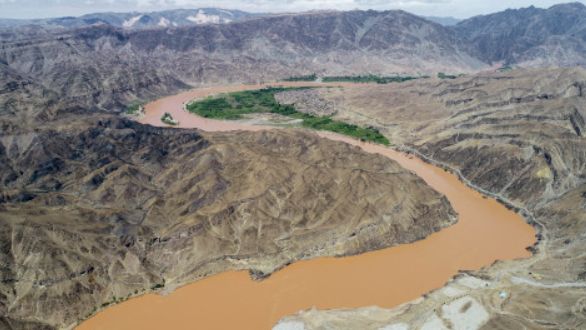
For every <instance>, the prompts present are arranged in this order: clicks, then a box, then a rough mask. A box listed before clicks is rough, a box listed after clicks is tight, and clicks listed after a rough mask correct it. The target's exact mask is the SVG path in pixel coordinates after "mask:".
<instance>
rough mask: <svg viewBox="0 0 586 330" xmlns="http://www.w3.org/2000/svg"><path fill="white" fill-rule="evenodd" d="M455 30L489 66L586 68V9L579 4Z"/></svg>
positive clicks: (486, 19) (484, 19)
mask: <svg viewBox="0 0 586 330" xmlns="http://www.w3.org/2000/svg"><path fill="white" fill-rule="evenodd" d="M455 30H456V31H457V32H458V34H459V35H460V36H461V37H462V38H464V39H466V40H468V41H469V42H471V43H472V45H473V46H474V47H475V49H476V51H475V54H476V56H478V58H480V59H481V60H483V61H486V62H505V63H508V64H519V65H525V66H540V65H541V66H542V65H562V66H572V65H584V64H586V6H584V5H583V4H581V3H579V2H576V3H568V4H561V5H555V6H553V7H551V8H549V9H540V8H535V7H529V8H523V9H518V10H506V11H503V12H499V13H495V14H491V15H486V16H477V17H473V18H470V19H467V20H465V21H462V22H460V23H459V24H457V25H456V26H455Z"/></svg>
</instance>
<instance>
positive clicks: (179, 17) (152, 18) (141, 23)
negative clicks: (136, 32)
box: [0, 8, 258, 29]
mask: <svg viewBox="0 0 586 330" xmlns="http://www.w3.org/2000/svg"><path fill="white" fill-rule="evenodd" d="M254 16H258V14H251V13H247V12H243V11H240V10H225V9H219V8H201V9H176V10H166V11H159V12H149V13H140V12H132V13H95V14H88V15H83V16H79V17H59V18H47V19H30V20H26V19H23V20H19V19H0V27H14V26H25V25H40V26H45V27H54V28H80V27H86V26H89V25H96V24H106V25H110V26H114V27H119V28H124V29H142V28H152V27H161V28H166V27H180V26H189V25H201V24H224V23H230V22H237V21H241V20H243V19H246V18H250V17H254Z"/></svg>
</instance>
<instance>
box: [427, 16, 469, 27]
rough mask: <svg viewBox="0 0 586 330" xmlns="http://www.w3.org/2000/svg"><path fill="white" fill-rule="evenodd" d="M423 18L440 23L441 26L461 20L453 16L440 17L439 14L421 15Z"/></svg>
mask: <svg viewBox="0 0 586 330" xmlns="http://www.w3.org/2000/svg"><path fill="white" fill-rule="evenodd" d="M422 17H423V18H425V19H427V20H429V21H432V22H436V23H438V24H441V25H443V26H454V25H456V24H458V23H460V22H462V20H461V19H459V18H454V17H440V16H422Z"/></svg>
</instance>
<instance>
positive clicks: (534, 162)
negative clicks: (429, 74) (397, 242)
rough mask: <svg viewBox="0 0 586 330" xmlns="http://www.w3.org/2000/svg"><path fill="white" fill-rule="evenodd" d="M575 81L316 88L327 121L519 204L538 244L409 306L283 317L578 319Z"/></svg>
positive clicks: (356, 322)
mask: <svg viewBox="0 0 586 330" xmlns="http://www.w3.org/2000/svg"><path fill="white" fill-rule="evenodd" d="M585 86H586V71H585V70H584V69H548V70H543V69H539V70H537V69H534V70H514V71H511V72H506V73H491V74H481V75H475V76H471V77H463V78H458V79H456V80H453V81H439V80H427V81H416V82H411V83H407V84H401V85H398V84H394V85H387V86H365V87H364V88H353V89H345V90H334V89H327V90H326V89H324V90H321V92H320V98H322V99H323V100H325V101H328V102H332V103H334V104H336V111H337V114H336V117H338V118H340V119H344V120H346V121H353V122H355V123H361V124H365V123H369V124H370V125H373V126H375V127H377V128H379V129H380V130H381V132H385V133H386V135H387V136H389V137H390V138H391V141H394V142H395V143H396V144H397V147H399V148H403V149H405V150H408V151H412V152H415V153H418V154H419V155H420V156H422V157H424V158H427V159H428V160H430V161H432V162H437V164H439V165H441V166H446V167H447V168H450V169H452V170H453V171H455V172H457V173H460V174H461V175H462V177H463V178H465V180H469V182H470V183H471V184H472V185H473V186H476V187H477V189H482V190H484V191H485V192H487V193H489V194H493V195H494V196H497V197H499V198H501V199H504V200H508V201H510V202H512V203H513V204H515V205H517V206H518V207H519V208H520V209H521V212H522V213H524V214H525V216H526V217H527V219H528V221H530V222H532V223H533V224H534V225H535V226H536V227H537V229H538V230H539V231H540V233H539V236H540V239H541V241H540V243H539V244H538V246H537V249H536V254H535V256H533V257H532V258H530V259H528V260H523V261H511V262H499V263H497V264H496V265H494V266H491V267H489V268H487V269H485V270H482V271H479V272H471V273H468V274H462V275H461V276H459V277H458V278H457V279H456V280H454V281H453V282H452V283H451V284H449V285H448V286H447V287H446V288H444V289H442V290H438V291H436V292H434V293H433V294H431V295H430V296H428V297H426V298H425V299H423V300H422V301H418V302H415V303H413V304H411V305H407V306H404V307H401V308H398V309H395V310H392V311H388V310H380V309H362V310H353V311H338V312H324V313H319V312H315V311H313V312H306V313H303V314H301V315H300V316H298V317H296V318H290V319H289V321H295V322H304V323H305V326H306V328H307V329H314V328H315V329H317V328H319V329H321V328H324V327H325V328H327V327H328V326H329V327H334V328H349V329H354V328H362V329H379V328H382V327H384V326H388V325H392V324H395V326H397V327H399V326H405V329H407V328H408V329H419V327H422V326H424V325H426V324H427V326H432V325H433V328H434V329H444V328H445V329H448V328H449V325H450V324H451V326H452V327H455V328H457V329H464V328H473V329H476V328H478V327H482V328H483V329H522V328H526V329H542V328H555V329H564V328H567V329H582V328H584V327H586V323H585V322H586V321H585V318H584V316H585V314H584V311H585V309H584V306H585V305H584V296H586V283H585V282H584V280H585V278H586V267H585V266H584V265H585V262H586V259H585V258H586V257H585V255H584V254H583V253H582V252H581V251H582V250H583V247H584V245H585V244H586V240H585V237H584V235H583V233H584V230H585V228H584V225H585V224H586V138H585V137H584V131H585V129H586V124H585V123H586V120H585V118H586V111H585V109H586V96H585V95H584V88H585ZM438 322H439V323H438ZM401 324H403V325H401ZM407 325H408V326H407ZM391 328H392V327H391Z"/></svg>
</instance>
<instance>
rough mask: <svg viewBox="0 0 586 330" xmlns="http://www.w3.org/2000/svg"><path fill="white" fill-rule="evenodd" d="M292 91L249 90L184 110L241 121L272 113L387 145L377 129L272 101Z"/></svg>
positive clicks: (277, 89)
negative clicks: (245, 115)
mask: <svg viewBox="0 0 586 330" xmlns="http://www.w3.org/2000/svg"><path fill="white" fill-rule="evenodd" d="M292 89H295V88H276V87H271V88H265V89H259V90H252V91H243V92H235V93H229V94H223V95H220V96H216V97H209V98H207V99H204V100H200V101H196V102H193V103H190V104H188V105H187V110H188V111H190V112H192V113H195V114H197V115H200V116H202V117H206V118H215V119H240V118H242V115H244V114H251V113H275V114H280V115H283V116H288V117H292V118H296V119H301V120H303V124H302V125H303V126H304V127H308V128H313V129H317V130H324V131H331V132H335V133H340V134H344V135H348V136H352V137H355V138H357V139H360V140H362V141H370V142H375V143H380V144H384V145H389V140H388V139H387V138H386V137H385V136H384V135H382V134H381V133H380V132H379V131H378V130H377V129H375V128H372V127H366V128H365V127H360V126H357V125H353V124H348V123H345V122H341V121H337V120H334V119H332V118H331V117H329V116H314V115H310V114H306V113H301V112H298V111H297V110H295V107H294V106H292V105H282V104H279V103H278V102H277V101H276V100H275V93H278V92H282V91H285V90H292Z"/></svg>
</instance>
